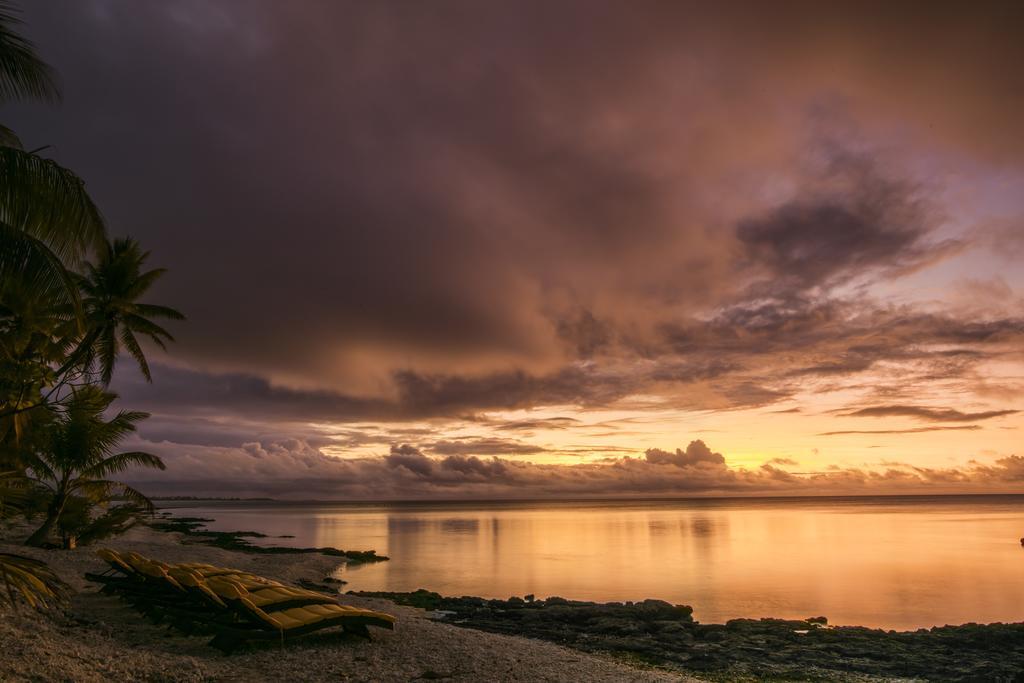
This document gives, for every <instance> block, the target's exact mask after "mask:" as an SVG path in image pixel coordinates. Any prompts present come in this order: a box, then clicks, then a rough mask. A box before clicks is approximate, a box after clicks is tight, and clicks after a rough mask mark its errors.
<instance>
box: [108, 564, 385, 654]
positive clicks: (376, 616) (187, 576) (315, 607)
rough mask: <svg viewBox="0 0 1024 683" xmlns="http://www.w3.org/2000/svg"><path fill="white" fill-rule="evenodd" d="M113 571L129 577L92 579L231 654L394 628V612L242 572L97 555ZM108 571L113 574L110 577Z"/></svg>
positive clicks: (203, 565) (197, 565)
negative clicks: (246, 647) (249, 646)
mask: <svg viewBox="0 0 1024 683" xmlns="http://www.w3.org/2000/svg"><path fill="white" fill-rule="evenodd" d="M97 555H98V556H99V557H100V558H101V559H103V560H104V561H105V562H106V563H107V564H108V565H109V566H110V568H111V569H110V571H113V572H115V573H117V574H121V575H123V578H116V577H112V576H108V575H89V577H90V578H92V579H94V580H98V581H101V582H103V583H104V584H105V587H104V590H107V589H114V590H117V589H120V590H122V592H123V593H124V594H125V596H126V597H128V598H129V601H131V602H132V603H133V604H134V605H135V606H136V607H138V608H139V609H140V610H142V611H143V612H145V613H146V614H147V615H149V616H151V617H154V619H155V620H156V621H159V620H160V619H162V618H163V617H164V616H165V615H170V616H171V618H172V625H174V626H176V627H179V628H181V629H182V630H184V631H185V632H186V633H191V632H193V631H194V630H195V629H196V628H202V629H205V630H206V631H207V632H209V631H213V632H214V633H216V636H215V637H214V638H213V640H211V641H210V645H212V646H213V647H216V648H218V649H220V650H222V651H224V652H225V653H230V652H231V651H233V650H234V649H235V648H236V647H238V646H239V645H241V644H243V643H244V642H246V641H248V640H268V639H270V640H277V639H280V640H281V641H282V642H283V641H284V640H285V639H286V638H291V637H294V636H299V635H303V634H306V633H311V632H313V631H319V630H321V629H327V628H331V627H334V626H340V627H342V628H343V629H344V630H345V631H346V632H348V633H355V634H358V635H362V636H365V637H369V631H368V630H367V626H378V627H381V628H387V629H393V628H394V623H395V618H394V617H393V616H391V615H390V614H384V613H382V612H375V611H372V610H364V609H360V608H357V607H350V606H347V605H341V604H339V603H338V602H337V600H336V599H335V598H333V597H332V596H330V595H327V594H324V593H318V592H316V591H311V590H306V589H304V588H295V587H293V586H286V585H283V584H281V583H280V582H278V581H272V580H271V579H267V578H265V577H262V576H258V575H255V574H251V573H249V572H244V571H242V570H238V569H226V568H224V567H216V566H214V565H210V564H203V563H181V564H167V563H164V562H159V561H156V560H152V559H150V558H147V557H144V556H142V555H139V554H138V553H134V552H125V553H118V552H117V551H114V550H110V549H102V550H99V551H97ZM108 573H109V572H108Z"/></svg>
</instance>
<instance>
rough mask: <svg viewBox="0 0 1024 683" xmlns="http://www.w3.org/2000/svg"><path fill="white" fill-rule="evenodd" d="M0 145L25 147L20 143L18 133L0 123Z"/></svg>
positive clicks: (17, 147) (15, 147) (16, 147)
mask: <svg viewBox="0 0 1024 683" xmlns="http://www.w3.org/2000/svg"><path fill="white" fill-rule="evenodd" d="M0 145H3V146H4V147H13V148H14V149H25V148H24V147H23V146H22V144H21V138H19V137H18V134H17V133H15V132H14V131H13V130H11V129H10V128H8V127H7V126H5V125H3V124H2V123H0Z"/></svg>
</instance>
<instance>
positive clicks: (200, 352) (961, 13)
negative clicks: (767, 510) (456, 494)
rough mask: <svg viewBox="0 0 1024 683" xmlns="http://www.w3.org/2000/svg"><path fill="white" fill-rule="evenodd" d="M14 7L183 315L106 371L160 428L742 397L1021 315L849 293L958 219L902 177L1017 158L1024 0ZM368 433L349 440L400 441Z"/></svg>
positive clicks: (69, 151) (762, 400) (753, 399)
mask: <svg viewBox="0 0 1024 683" xmlns="http://www.w3.org/2000/svg"><path fill="white" fill-rule="evenodd" d="M26 10H27V15H26V19H27V20H28V25H29V28H30V31H31V34H32V37H33V38H35V39H36V41H37V42H38V43H39V45H40V48H41V49H42V51H43V53H44V54H45V55H46V56H47V58H48V59H50V60H51V61H52V62H53V63H54V65H55V66H56V67H57V68H58V69H59V70H60V71H61V73H62V75H63V80H64V82H65V84H66V97H65V104H64V106H63V107H62V108H60V109H53V110H50V109H39V108H30V107H21V106H19V107H18V108H12V109H10V110H5V122H6V123H9V124H10V125H12V127H13V128H14V129H15V130H17V131H18V132H19V133H21V135H22V137H23V139H24V140H25V141H26V144H27V145H28V146H30V147H34V146H41V145H43V144H52V145H53V146H54V147H53V150H52V151H53V153H54V155H55V156H56V157H57V158H58V159H59V160H60V161H61V162H63V163H66V164H67V165H68V166H70V167H72V168H74V169H76V170H77V171H79V172H81V174H82V175H83V176H84V178H85V179H86V181H87V182H88V185H89V187H90V189H91V190H92V191H93V192H94V193H95V195H96V197H97V199H98V201H99V203H100V205H101V206H102V207H103V209H104V211H105V213H106V215H107V216H108V217H109V219H110V223H111V228H112V232H114V233H115V234H124V233H130V234H132V235H134V236H136V237H138V238H140V239H141V240H142V242H143V243H144V244H145V245H146V246H147V248H151V249H152V250H153V253H154V259H155V260H156V261H157V262H158V263H159V264H160V265H167V266H169V267H170V273H169V275H168V276H167V278H166V279H165V280H164V281H163V282H161V284H160V289H159V290H158V291H157V293H156V294H157V295H159V298H160V299H162V300H164V301H166V303H169V304H172V305H174V306H176V307H178V308H180V309H182V310H183V311H184V312H186V313H187V314H188V316H189V322H188V323H187V324H186V325H182V326H180V327H179V328H175V333H176V335H177V336H178V337H179V339H180V343H179V344H178V345H177V346H176V348H174V350H173V353H174V358H175V362H176V363H179V364H181V366H185V367H177V368H170V367H167V366H161V367H158V368H156V369H155V384H154V386H153V387H149V386H148V385H143V384H142V383H141V382H139V381H138V379H137V377H136V376H135V375H133V374H131V373H130V371H128V372H125V373H121V374H120V375H119V376H118V378H117V383H118V389H119V390H120V391H121V393H122V395H123V398H124V400H125V403H126V404H127V405H130V406H132V407H140V408H148V409H151V410H153V411H154V412H157V413H158V414H160V416H161V417H160V420H158V421H156V420H155V421H153V422H152V423H151V425H148V426H146V427H144V433H146V434H147V435H149V436H151V437H152V438H153V439H156V440H169V441H177V442H179V443H195V444H205V445H208V446H211V447H214V446H217V447H225V448H226V447H229V446H238V445H239V444H240V443H244V442H247V441H248V442H252V441H260V442H263V441H266V442H268V443H270V442H277V441H280V442H284V441H288V442H289V443H291V442H293V441H295V440H301V438H302V429H301V428H300V427H298V425H300V424H302V423H309V422H345V423H361V422H363V423H365V422H378V421H381V422H385V421H400V420H411V419H434V418H451V419H467V420H468V419H479V418H480V416H479V413H480V412H486V411H493V410H502V409H524V408H531V407H537V406H556V405H557V406H579V407H586V408H592V407H606V406H610V405H614V404H616V402H618V401H621V400H622V399H624V398H626V397H630V396H635V395H637V394H642V395H643V396H645V397H647V398H648V399H649V400H650V404H651V405H657V406H658V407H672V408H681V409H694V410H698V409H699V410H705V409H732V408H743V407H753V406H761V405H768V404H771V403H773V402H777V401H779V400H782V399H785V398H789V397H791V396H793V395H794V394H795V393H796V392H797V391H798V390H800V389H806V388H808V387H811V388H814V387H817V386H825V385H826V383H829V382H838V381H841V380H843V379H844V378H851V377H857V376H859V375H861V374H864V373H867V372H871V371H872V370H875V369H877V368H878V367H879V365H880V364H887V367H888V368H889V369H890V373H889V374H890V376H892V377H894V378H897V377H898V379H899V381H900V387H910V386H913V384H914V382H915V381H916V382H923V381H925V380H926V379H927V378H929V377H943V378H952V379H955V380H958V381H961V382H964V383H967V382H969V381H972V374H971V373H972V372H973V371H974V370H975V369H976V368H977V367H978V365H980V364H981V363H983V362H985V361H987V360H991V359H993V358H998V357H1000V356H1001V354H1005V353H1007V350H1006V349H1007V348H1010V347H1012V346H1013V345H1014V344H1018V343H1020V342H1021V341H1022V340H1024V322H1022V321H1021V320H1020V319H1019V318H1014V317H1013V316H1012V315H1011V314H1006V315H1003V316H1001V317H996V318H994V319H993V318H992V316H988V317H980V316H972V314H971V312H970V311H967V312H963V313H959V314H957V315H953V314H949V313H944V312H935V311H928V312H924V311H922V310H919V309H917V308H915V307H913V306H910V305H902V306H901V305H896V304H890V303H888V302H886V301H884V300H882V301H879V300H876V299H872V298H871V295H870V294H869V293H867V294H866V293H865V292H864V289H863V288H864V287H867V286H869V285H877V284H887V283H889V282H891V281H893V280H894V279H895V278H898V277H900V276H903V275H906V274H908V273H911V272H914V271H916V270H917V269H920V268H922V267H925V266H927V265H928V264H934V263H936V262H938V261H940V260H941V259H943V258H946V257H948V256H950V255H951V254H953V253H958V252H959V250H961V249H963V248H965V246H966V245H965V244H964V241H963V239H964V238H956V237H950V236H949V235H947V234H945V233H943V232H942V230H941V229H940V228H941V227H942V226H943V215H942V214H943V211H942V207H941V206H940V204H939V201H938V197H937V196H936V195H937V193H936V192H934V188H932V187H931V186H929V185H928V184H927V183H923V182H918V179H917V178H908V177H907V176H908V175H909V174H910V172H909V171H908V169H909V168H918V167H920V166H921V165H922V163H921V159H920V158H919V157H918V156H916V154H917V153H918V152H920V151H921V150H925V151H927V152H928V153H932V152H933V151H935V150H939V151H944V152H950V153H956V154H964V155H966V156H967V157H969V158H970V159H972V160H974V161H975V162H976V163H978V164H982V165H984V164H990V165H997V166H1008V167H1011V168H1013V169H1019V167H1020V159H1021V158H1022V157H1024V137H1022V136H1020V135H1018V134H1017V132H1018V128H1019V121H1018V116H1019V111H1020V110H1021V105H1022V98H1024V95H1022V93H1024V88H1022V87H1021V84H1022V81H1021V79H1022V77H1024V76H1022V72H1021V70H1020V69H1014V68H1009V67H1008V65H1014V64H1019V63H1021V62H1024V45H1022V43H1021V41H1020V40H1019V39H1018V34H1019V33H1020V30H1019V29H1020V27H1021V5H1020V4H1019V3H1005V4H1000V3H989V4H988V5H986V6H985V7H984V8H981V9H978V10H977V11H975V10H971V11H968V10H966V9H964V8H962V7H961V8H959V9H958V8H956V7H955V6H953V5H941V6H934V7H929V8H928V11H927V12H926V13H922V12H921V11H920V10H918V9H916V8H911V7H909V6H907V7H903V6H894V5H893V4H891V3H885V4H881V3H880V4H878V5H874V6H870V7H866V6H865V5H863V4H862V3H856V4H852V3H851V4H849V5H843V4H836V3H833V4H829V5H822V4H820V3H816V4H812V3H807V4H804V3H796V2H794V3H773V4H772V5H771V6H769V5H763V6H762V5H758V4H749V5H731V6H730V5H728V4H725V5H721V6H719V5H711V4H708V3H705V4H689V3H660V2H651V3H645V4H640V5H636V4H623V3H605V2H554V3H549V2H521V3H511V4H506V5H495V4H493V3H491V4H487V3H477V4H473V3H460V2H440V3H429V4H417V3H389V2H379V3H355V2H337V3H336V2H314V1H311V2H304V3H279V2H269V1H260V0H254V1H252V2H244V3H243V2H225V1H214V0H210V1H199V0H194V1H189V0H175V1H167V2H155V1H154V2H127V1H118V0H82V1H81V2H75V3H67V2H56V1H43V2H33V3H31V4H28V5H27V7H26ZM922 14H926V15H927V16H924V17H922ZM893 130H896V131H898V132H899V134H900V136H901V138H900V139H901V140H905V141H906V145H907V146H906V148H903V147H900V148H899V149H898V150H897V151H895V152H891V153H890V152H889V151H884V150H888V148H889V147H892V145H890V144H889V142H890V141H891V139H892V136H893ZM876 138H877V140H878V143H877V144H875V140H876ZM836 139H842V140H843V144H842V145H837V144H835V142H834V141H835V140H836ZM930 159H931V157H928V158H926V159H925V161H930ZM924 165H926V164H924ZM993 234H995V233H993ZM978 239H981V238H978ZM851 287H858V288H861V289H859V290H858V291H857V292H856V293H853V294H851V293H850V291H849V288H851ZM844 288H846V289H844ZM943 345H944V346H945V347H947V348H939V347H940V346H943ZM949 346H954V347H957V348H953V349H950V348H948V347H949ZM893 366H898V369H896V370H893V369H892V367H893ZM893 400H900V399H893ZM903 400H909V399H903ZM563 419H565V418H563ZM261 422H262V423H263V424H260V423H261ZM240 425H244V426H240ZM491 426H492V427H493V428H495V429H503V430H509V431H517V430H518V431H521V432H526V431H529V430H530V429H550V428H552V427H555V426H560V427H565V428H571V427H572V425H571V423H569V422H564V421H563V422H560V423H556V422H554V421H550V422H543V423H542V422H539V421H537V420H529V419H524V420H522V421H519V422H509V423H506V424H498V425H491ZM353 429H354V431H351V432H346V433H339V434H336V435H334V436H335V437H337V439H336V440H335V441H334V443H337V444H340V445H353V446H354V445H367V444H375V443H383V444H386V443H391V442H394V441H395V438H393V435H388V434H384V433H378V432H375V431H373V430H369V429H364V430H359V429H356V428H355V427H353ZM146 430H148V431H146ZM246 430H251V431H250V436H249V437H248V438H246V437H245V434H244V432H245V431H246ZM310 438H312V441H310V440H309V439H308V438H307V440H306V441H304V443H305V444H306V446H310V445H311V444H312V447H319V446H320V445H321V443H320V441H319V439H320V437H310ZM323 438H327V437H323ZM442 439H443V437H442V435H431V436H429V437H427V438H424V439H422V441H423V443H424V444H426V443H428V441H432V442H437V441H441V440H442ZM415 441H416V442H417V443H419V441H420V439H415ZM424 447H426V446H424ZM299 450H300V452H301V453H303V454H304V455H303V457H306V455H308V454H306V452H305V451H304V450H302V449H299ZM477 454H484V455H486V454H488V453H483V452H480V453H477ZM459 455H473V454H472V453H462V454H459ZM453 456H454V454H453ZM225 457H226V456H225ZM396 457H409V458H415V457H428V456H426V455H424V454H423V453H420V454H419V455H418V456H416V455H414V454H405V455H403V454H397V455H396ZM396 462H397V461H396ZM417 462H421V461H419V460H410V461H409V463H417ZM474 462H476V461H470V460H452V461H451V463H453V464H452V467H455V465H458V466H459V467H463V466H465V467H467V468H470V469H472V467H475V466H476V465H469V464H466V463H474ZM479 462H484V461H479ZM394 469H396V470H399V471H412V470H409V468H408V467H405V466H404V465H402V464H399V465H397V466H396V468H394ZM456 469H457V468H456ZM431 471H433V469H432V470H431ZM453 471H454V470H453Z"/></svg>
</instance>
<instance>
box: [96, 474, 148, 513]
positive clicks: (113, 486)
mask: <svg viewBox="0 0 1024 683" xmlns="http://www.w3.org/2000/svg"><path fill="white" fill-rule="evenodd" d="M161 469H163V468H161ZM77 490H78V491H81V492H82V493H83V494H85V495H87V496H91V497H94V498H95V499H96V500H109V499H110V498H112V497H113V496H115V495H120V496H121V497H122V498H124V499H125V500H127V501H128V502H130V503H132V504H134V505H138V506H139V507H141V508H143V509H144V510H145V511H146V512H153V510H154V509H155V507H154V506H153V501H151V500H150V499H149V498H148V497H147V496H146V495H145V494H144V493H142V492H141V491H139V490H138V489H135V488H132V487H131V486H129V485H128V484H125V483H124V482H121V481H109V480H105V479H94V480H92V481H87V482H84V483H82V484H81V485H80V486H79V487H78V489H77Z"/></svg>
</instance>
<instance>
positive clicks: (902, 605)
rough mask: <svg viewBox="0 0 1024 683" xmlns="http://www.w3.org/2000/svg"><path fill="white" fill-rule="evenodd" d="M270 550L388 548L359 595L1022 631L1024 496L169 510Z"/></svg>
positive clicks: (351, 574) (357, 574) (358, 575)
mask: <svg viewBox="0 0 1024 683" xmlns="http://www.w3.org/2000/svg"><path fill="white" fill-rule="evenodd" d="M163 507H165V508H172V507H173V508H176V509H174V510H172V511H173V512H174V513H175V514H178V515H183V516H200V517H210V518H214V519H215V520H216V521H215V522H213V523H211V524H210V525H209V528H211V529H215V530H220V531H237V530H256V531H261V532H263V533H266V534H270V535H272V536H279V535H283V534H291V535H294V536H295V538H268V539H265V542H266V543H268V544H271V545H293V546H310V545H316V546H334V547H338V548H349V549H359V550H362V549H371V548H372V549H375V550H376V551H377V552H378V553H381V554H385V555H388V556H390V557H391V561H390V562H382V563H379V564H374V565H368V566H361V567H357V568H354V569H344V568H340V569H339V573H338V576H339V577H341V578H344V579H345V580H347V581H348V582H349V585H348V586H346V588H348V589H352V590H396V591H406V590H415V589H417V588H427V589H430V590H434V591H438V592H440V593H442V594H445V595H480V596H484V597H497V598H508V597H509V596H512V595H518V596H523V595H526V594H531V593H532V594H534V595H536V596H537V597H547V596H551V595H560V596H562V597H566V598H573V599H580V600H599V601H610V600H639V599H643V598H648V597H650V598H660V599H663V600H668V601H670V602H673V603H685V604H689V605H692V606H693V607H694V616H695V617H696V618H697V619H698V620H700V621H703V622H719V621H724V620H726V619H732V618H735V617H763V616H773V617H790V618H805V617H810V616H817V615H825V616H827V617H828V618H829V621H830V623H833V624H860V625H866V626H876V627H883V628H896V629H913V628H920V627H928V626H934V625H939V624H947V623H949V624H959V623H964V622H971V621H974V622H992V621H1022V620H1024V548H1022V547H1021V545H1020V541H1019V539H1020V537H1021V536H1024V496H969V497H968V496H936V497H877V498H810V499H808V498H805V499H729V500H721V499H719V500H673V501H666V500H657V501H585V502H580V501H573V502H550V501H545V502H508V503H505V502H501V503H480V502H474V503H400V504H312V503H301V504H299V503H270V502H268V503H227V502H209V503H202V502H195V503H185V502H175V503H171V502H167V503H164V504H163Z"/></svg>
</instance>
